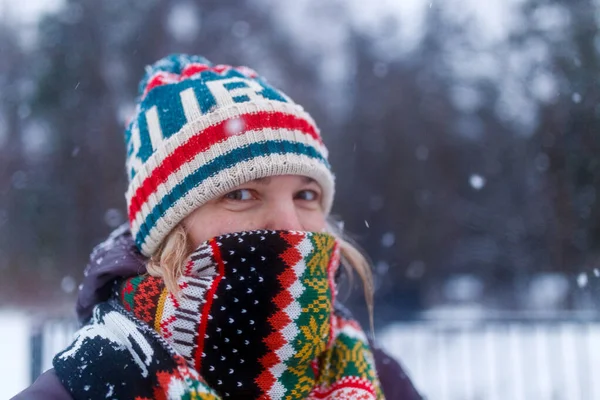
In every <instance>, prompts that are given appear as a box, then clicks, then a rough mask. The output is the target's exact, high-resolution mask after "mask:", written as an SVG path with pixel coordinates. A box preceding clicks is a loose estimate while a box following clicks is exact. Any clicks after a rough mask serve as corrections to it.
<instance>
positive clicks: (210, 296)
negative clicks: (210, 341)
mask: <svg viewBox="0 0 600 400" xmlns="http://www.w3.org/2000/svg"><path fill="white" fill-rule="evenodd" d="M210 247H211V248H212V251H213V257H214V260H215V261H216V262H217V265H218V267H219V271H218V272H219V274H218V275H217V276H216V277H215V280H214V281H213V283H212V285H211V286H210V289H209V290H208V293H207V294H206V303H205V304H204V307H202V313H201V319H200V325H199V326H198V347H197V348H196V354H195V356H194V361H195V369H196V371H198V372H199V371H200V366H201V364H202V351H203V350H204V335H205V334H206V326H207V321H208V315H209V313H210V309H211V307H212V303H213V300H214V296H215V293H216V292H217V288H218V287H219V283H220V282H221V279H223V275H225V264H223V258H222V257H221V251H220V249H219V245H218V244H217V241H216V240H215V239H211V240H210Z"/></svg>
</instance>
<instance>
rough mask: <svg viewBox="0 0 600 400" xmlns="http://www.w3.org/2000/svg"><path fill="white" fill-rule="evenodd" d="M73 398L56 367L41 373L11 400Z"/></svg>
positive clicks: (64, 399)
mask: <svg viewBox="0 0 600 400" xmlns="http://www.w3.org/2000/svg"><path fill="white" fill-rule="evenodd" d="M38 399H39V400H71V399H72V397H71V395H70V394H69V392H68V391H67V389H65V387H64V386H63V385H62V383H60V381H59V380H58V377H57V376H56V373H55V372H54V369H49V370H48V371H46V372H44V373H43V374H42V375H40V376H39V377H38V378H37V379H36V380H35V382H33V384H32V385H31V386H29V387H28V388H27V389H25V390H23V391H22V392H21V393H19V394H17V395H16V396H15V397H13V398H12V399H11V400H38Z"/></svg>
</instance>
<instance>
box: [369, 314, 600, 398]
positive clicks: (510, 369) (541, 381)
mask: <svg viewBox="0 0 600 400" xmlns="http://www.w3.org/2000/svg"><path fill="white" fill-rule="evenodd" d="M378 338H379V344H380V346H382V347H383V348H385V349H386V350H388V352H389V353H390V354H391V355H393V356H394V357H396V358H397V359H400V360H401V361H402V364H403V365H404V367H406V369H407V370H408V371H407V372H408V374H409V375H410V376H411V378H412V379H413V382H414V383H415V385H416V386H417V388H418V389H419V391H420V392H421V393H422V394H424V395H426V396H427V398H428V399H435V400H483V399H485V400H500V399H502V400H505V399H511V400H532V399H534V400H591V399H600V380H598V377H597V372H596V368H597V367H598V366H599V365H600V323H598V322H595V323H590V322H582V323H579V322H567V321H563V322H556V321H553V322H548V321H544V322H536V323H532V322H508V321H504V322H481V321H478V322H471V323H466V324H456V323H452V324H449V323H448V322H440V321H428V322H417V323H400V324H394V325H391V326H389V327H388V328H387V329H385V330H383V331H382V332H380V334H379V335H378Z"/></svg>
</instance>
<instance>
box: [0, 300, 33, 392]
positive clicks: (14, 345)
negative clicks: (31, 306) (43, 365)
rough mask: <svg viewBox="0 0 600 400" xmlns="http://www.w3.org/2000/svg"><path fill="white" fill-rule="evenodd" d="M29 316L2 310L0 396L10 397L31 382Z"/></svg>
mask: <svg viewBox="0 0 600 400" xmlns="http://www.w3.org/2000/svg"><path fill="white" fill-rule="evenodd" d="M30 326H31V325H30V321H29V318H28V317H27V316H26V315H25V314H22V313H19V312H16V311H2V310H0V360H2V362H1V363H0V398H1V399H9V398H11V397H12V396H14V395H16V394H17V393H19V392H20V391H21V390H23V388H24V387H26V386H27V385H28V384H29V367H30V363H29V359H30V353H29V332H30Z"/></svg>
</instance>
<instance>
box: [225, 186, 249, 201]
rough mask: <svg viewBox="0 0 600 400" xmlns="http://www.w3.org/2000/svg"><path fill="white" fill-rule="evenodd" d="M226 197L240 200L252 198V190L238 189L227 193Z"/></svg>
mask: <svg viewBox="0 0 600 400" xmlns="http://www.w3.org/2000/svg"><path fill="white" fill-rule="evenodd" d="M225 198H226V199H228V200H238V201H245V200H252V192H251V191H250V190H248V189H237V190H234V191H232V192H229V193H227V194H226V195H225Z"/></svg>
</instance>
